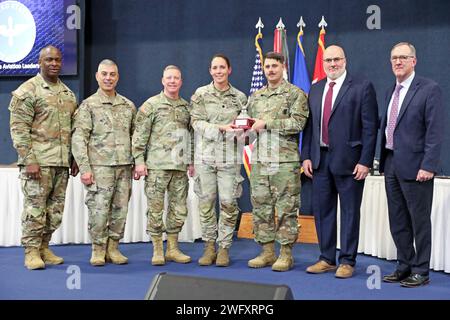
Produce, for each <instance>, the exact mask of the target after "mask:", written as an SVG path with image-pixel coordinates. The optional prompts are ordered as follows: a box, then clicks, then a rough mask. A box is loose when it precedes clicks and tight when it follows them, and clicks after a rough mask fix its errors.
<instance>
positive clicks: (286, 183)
mask: <svg viewBox="0 0 450 320" xmlns="http://www.w3.org/2000/svg"><path fill="white" fill-rule="evenodd" d="M250 185H251V200H252V205H253V231H254V233H255V240H256V242H258V243H260V244H264V243H268V242H271V241H274V240H276V241H277V242H279V243H280V244H282V245H284V244H291V243H295V242H296V241H297V237H298V222H297V216H298V210H299V207H300V164H299V163H298V162H285V163H273V164H270V163H269V164H263V163H257V164H253V165H252V173H251V175H250ZM275 211H276V214H277V221H275Z"/></svg>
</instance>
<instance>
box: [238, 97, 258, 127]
mask: <svg viewBox="0 0 450 320" xmlns="http://www.w3.org/2000/svg"><path fill="white" fill-rule="evenodd" d="M239 103H240V102H239ZM254 122H255V120H253V119H251V118H250V116H249V115H248V113H247V104H246V105H245V106H243V105H242V104H241V112H240V113H239V115H238V116H237V118H236V119H235V120H234V122H233V124H234V125H235V126H236V127H237V128H239V129H243V130H244V131H247V130H249V129H250V128H251V127H252V125H253V123H254Z"/></svg>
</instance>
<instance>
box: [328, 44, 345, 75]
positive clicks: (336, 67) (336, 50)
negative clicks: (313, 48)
mask: <svg viewBox="0 0 450 320" xmlns="http://www.w3.org/2000/svg"><path fill="white" fill-rule="evenodd" d="M346 66H347V63H346V59H345V53H344V49H342V48H341V47H339V46H336V45H332V46H329V47H328V48H326V49H325V51H324V52H323V70H324V71H325V73H326V74H327V77H328V78H329V79H331V80H336V79H337V78H339V77H340V76H342V75H343V74H344V72H345V67H346Z"/></svg>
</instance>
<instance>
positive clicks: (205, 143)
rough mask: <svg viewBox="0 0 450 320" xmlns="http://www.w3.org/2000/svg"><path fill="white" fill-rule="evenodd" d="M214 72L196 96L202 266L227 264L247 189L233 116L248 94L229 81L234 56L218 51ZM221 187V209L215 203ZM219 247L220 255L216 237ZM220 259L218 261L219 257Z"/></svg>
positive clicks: (193, 100)
mask: <svg viewBox="0 0 450 320" xmlns="http://www.w3.org/2000/svg"><path fill="white" fill-rule="evenodd" d="M209 72H210V74H211V76H212V78H213V82H212V83H211V84H209V85H206V86H203V87H200V88H198V89H197V90H196V91H195V93H194V95H193V96H192V98H191V105H192V109H191V123H192V127H193V128H194V130H195V171H196V176H195V186H194V189H195V193H196V194H197V195H198V197H199V210H200V222H201V225H202V238H203V240H204V241H205V251H204V253H203V256H202V257H201V258H200V259H199V261H198V263H199V264H200V265H202V266H205V265H211V264H212V263H214V261H215V262H216V266H228V265H229V263H230V260H229V254H228V251H229V248H230V246H231V244H232V239H233V233H234V229H235V224H236V220H237V217H238V213H239V208H238V206H237V199H238V198H239V197H240V196H241V193H242V185H241V184H242V181H243V179H244V178H243V177H242V176H241V174H240V169H241V165H240V164H241V160H240V159H241V158H240V157H239V155H240V153H239V152H237V151H236V149H237V147H236V145H235V137H236V132H235V130H234V126H233V124H232V123H233V121H234V120H235V119H236V118H237V116H238V115H239V113H240V111H241V108H242V105H245V104H246V101H247V97H246V96H245V94H243V93H242V92H241V91H239V90H237V89H235V88H234V87H233V86H231V84H230V83H229V81H228V76H229V75H230V74H231V65H230V62H229V59H228V58H227V57H226V56H224V55H222V54H217V55H215V56H214V57H213V58H212V60H211V65H210V68H209ZM217 188H218V191H219V200H220V214H219V221H218V222H217V217H216V210H215V203H216V197H217ZM216 240H217V243H218V246H219V251H218V253H217V256H216V249H215V242H216ZM216 258H217V260H216Z"/></svg>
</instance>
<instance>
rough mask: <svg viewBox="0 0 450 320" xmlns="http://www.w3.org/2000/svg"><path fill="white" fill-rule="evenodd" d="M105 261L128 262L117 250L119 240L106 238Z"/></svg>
mask: <svg viewBox="0 0 450 320" xmlns="http://www.w3.org/2000/svg"><path fill="white" fill-rule="evenodd" d="M106 261H107V262H112V263H114V264H126V263H128V258H127V257H125V256H124V255H123V254H122V253H121V252H120V251H119V240H114V239H111V238H109V239H108V246H107V249H106Z"/></svg>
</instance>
